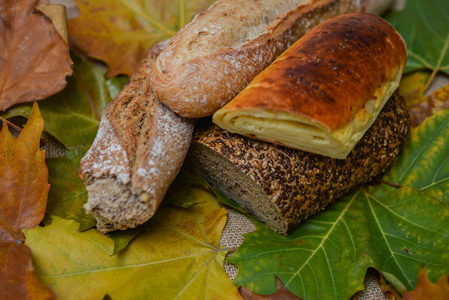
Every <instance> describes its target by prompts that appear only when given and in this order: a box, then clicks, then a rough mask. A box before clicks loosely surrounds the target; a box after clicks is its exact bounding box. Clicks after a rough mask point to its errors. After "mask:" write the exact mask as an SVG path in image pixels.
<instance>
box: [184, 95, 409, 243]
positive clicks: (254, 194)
mask: <svg viewBox="0 0 449 300" xmlns="http://www.w3.org/2000/svg"><path fill="white" fill-rule="evenodd" d="M408 130H409V117H408V112H407V108H406V105H405V103H404V100H403V99H402V98H401V97H399V96H397V94H394V95H393V97H392V98H391V99H390V100H389V101H388V102H387V104H386V105H385V106H384V108H383V110H382V112H381V113H380V115H379V116H378V118H377V119H376V121H375V122H374V124H373V125H372V126H371V128H370V129H369V130H368V131H367V132H366V133H365V135H364V136H363V138H362V139H361V140H360V142H359V143H358V144H357V145H356V147H355V148H354V149H353V151H352V152H351V153H350V154H349V155H348V156H347V157H346V159H344V160H340V159H335V158H330V157H327V156H321V155H318V154H312V153H308V152H304V151H301V150H296V149H292V148H286V147H283V146H278V145H274V144H271V143H268V142H263V141H260V140H256V139H252V138H248V137H244V136H242V135H239V134H234V133H230V132H229V131H226V130H224V129H221V128H220V127H218V126H217V125H213V126H208V127H206V128H203V129H201V130H199V131H197V132H196V133H195V134H194V136H193V142H192V145H191V147H190V150H189V155H188V157H189V160H190V161H191V162H192V163H193V165H194V166H196V167H197V168H198V169H199V170H200V173H201V174H202V176H204V178H205V179H206V180H207V181H209V182H210V183H211V185H212V186H214V187H215V188H217V189H219V190H220V191H221V192H223V193H224V194H225V195H226V196H228V197H229V198H231V199H233V200H234V201H236V202H237V203H238V204H239V205H240V206H241V207H243V208H244V209H245V210H246V211H248V212H249V213H252V214H254V215H255V216H256V217H257V218H258V219H260V220H261V221H263V222H265V223H266V224H267V225H268V226H270V227H271V228H273V229H274V230H275V231H277V232H279V233H281V234H287V233H288V232H289V231H290V230H291V229H293V228H294V227H295V226H297V225H298V224H299V223H300V222H301V221H303V220H305V219H306V218H308V217H309V216H311V215H312V214H314V213H316V212H318V211H320V210H322V209H324V208H325V207H326V206H327V205H328V204H329V203H331V202H333V201H334V200H335V199H337V198H338V197H340V196H342V195H344V194H345V193H348V192H349V191H350V190H351V189H352V188H354V187H355V186H357V185H359V184H361V183H365V182H368V181H370V180H371V179H373V178H374V177H375V176H377V175H379V174H381V173H382V172H383V171H384V170H385V169H386V168H387V167H388V166H389V165H390V164H391V163H392V162H393V161H394V159H395V157H396V156H397V154H398V152H399V149H400V147H401V145H402V144H403V143H404V141H405V139H406V136H407V133H408Z"/></svg>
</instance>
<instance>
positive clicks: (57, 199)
mask: <svg viewBox="0 0 449 300" xmlns="http://www.w3.org/2000/svg"><path fill="white" fill-rule="evenodd" d="M73 60H74V62H75V64H76V68H75V72H74V74H73V76H72V77H70V78H69V80H68V82H69V83H68V85H67V87H66V88H65V89H64V90H63V91H61V92H60V93H58V94H56V95H54V96H51V97H50V98H48V99H45V100H42V101H40V102H39V103H40V104H39V106H40V111H41V113H42V116H43V118H44V120H45V121H46V122H45V127H44V131H45V132H46V133H48V134H49V135H51V136H52V137H54V138H55V139H56V140H58V141H59V142H60V143H61V144H63V145H64V147H65V148H66V151H65V153H64V154H63V155H62V156H60V157H57V158H52V159H47V166H48V168H49V173H50V178H49V182H50V184H51V186H52V188H51V190H50V194H49V196H48V204H47V215H49V214H51V215H56V216H59V217H61V218H64V219H72V220H75V221H77V222H78V223H80V230H85V229H88V228H90V227H92V226H95V219H94V218H93V217H92V216H91V215H87V214H86V210H85V209H84V208H83V204H84V203H86V202H87V191H86V187H85V185H84V182H83V181H82V180H81V179H80V178H79V176H78V169H79V161H80V159H81V158H82V157H83V156H84V154H85V153H86V151H87V150H88V149H89V148H90V145H91V144H92V142H93V141H94V139H95V135H96V133H97V130H98V126H99V124H100V117H101V112H102V111H103V109H104V107H105V106H106V105H107V104H108V103H109V102H110V101H111V100H112V99H113V98H114V97H115V96H116V95H117V94H118V92H119V91H120V89H121V88H122V87H123V86H124V84H125V83H126V82H127V81H128V78H127V77H126V76H123V77H114V78H110V79H106V78H105V74H106V67H105V66H104V65H99V64H95V63H92V62H89V61H87V60H86V59H84V58H80V57H78V56H73ZM30 113H31V106H30V105H29V104H21V105H16V106H14V107H12V108H10V109H9V110H8V111H7V112H6V113H5V114H3V117H4V118H10V117H15V116H23V117H26V118H28V117H29V115H30ZM44 222H45V223H46V224H48V222H50V218H45V219H44Z"/></svg>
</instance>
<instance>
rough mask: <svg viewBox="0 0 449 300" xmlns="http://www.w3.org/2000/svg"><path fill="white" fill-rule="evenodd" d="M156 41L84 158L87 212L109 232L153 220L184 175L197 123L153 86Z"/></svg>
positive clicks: (82, 170) (112, 105)
mask: <svg viewBox="0 0 449 300" xmlns="http://www.w3.org/2000/svg"><path fill="white" fill-rule="evenodd" d="M162 47H163V45H160V44H158V45H156V46H154V47H153V48H152V49H151V50H150V53H149V55H148V57H147V59H145V60H143V61H142V63H141V64H140V67H139V69H138V71H137V72H136V73H135V74H134V75H133V76H132V78H131V81H130V82H129V83H128V84H127V85H126V86H125V87H124V88H123V90H122V91H121V92H120V93H119V95H118V96H117V97H116V98H115V99H114V100H113V101H112V102H111V103H110V104H109V105H108V106H107V107H106V108H105V110H104V112H103V116H102V119H101V123H100V129H99V131H98V133H97V137H96V139H95V141H94V143H93V145H92V147H91V148H90V150H89V151H88V152H87V153H86V155H85V156H84V157H83V159H82V160H81V166H80V169H79V174H80V177H81V178H82V179H84V181H85V184H86V188H87V191H88V202H87V204H85V208H86V211H87V213H91V214H92V215H93V216H94V217H95V218H96V219H97V229H98V230H99V231H100V232H102V233H106V232H109V231H112V230H116V229H126V228H130V227H135V226H137V225H139V224H142V223H143V222H145V221H147V220H148V219H149V218H150V217H151V216H152V215H153V214H154V213H155V211H156V209H157V208H158V206H159V204H160V203H161V201H162V199H163V197H164V195H165V192H166V191H167V189H168V187H169V185H170V184H171V182H172V181H173V180H174V178H175V177H176V175H177V174H178V172H179V170H180V167H181V165H182V163H183V160H184V158H185V155H186V153H187V150H188V148H189V145H190V142H191V138H192V132H193V127H194V121H193V120H189V119H185V118H182V117H180V116H178V115H177V114H175V113H174V112H172V111H171V110H170V109H168V108H167V107H166V106H164V105H163V104H162V103H160V102H159V101H158V100H156V99H155V98H154V96H153V94H152V93H151V90H149V89H148V85H149V84H148V81H149V77H150V71H151V68H152V66H153V63H154V58H155V57H156V56H157V55H158V53H160V51H161V49H162Z"/></svg>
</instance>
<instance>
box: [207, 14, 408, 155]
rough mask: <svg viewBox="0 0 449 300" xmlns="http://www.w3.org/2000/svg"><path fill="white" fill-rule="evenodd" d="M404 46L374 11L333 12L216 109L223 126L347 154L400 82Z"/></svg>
mask: <svg viewBox="0 0 449 300" xmlns="http://www.w3.org/2000/svg"><path fill="white" fill-rule="evenodd" d="M406 62H407V47H406V45H405V42H404V40H403V38H402V37H401V35H400V34H399V33H398V32H397V31H396V30H395V29H394V28H393V26H391V25H390V24H389V23H388V22H387V21H385V20H384V19H382V18H381V17H378V16H376V15H373V14H367V13H350V14H346V15H342V16H337V17H334V18H332V19H330V20H327V21H325V22H323V23H321V24H319V25H317V26H315V27H314V28H312V29H311V30H310V31H309V32H308V33H307V34H306V35H304V36H303V37H301V38H300V39H299V40H298V41H297V42H295V43H294V44H293V45H292V46H291V47H290V48H288V49H287V50H286V51H285V52H284V53H282V54H281V55H280V56H279V57H278V58H277V59H276V60H275V61H274V62H273V63H272V64H271V65H270V66H268V67H267V68H266V69H265V70H264V71H262V72H261V73H260V74H259V75H258V76H256V77H255V78H254V79H253V80H252V81H251V83H250V84H249V85H248V86H246V87H245V89H243V91H242V92H240V93H239V94H238V95H237V96H236V97H235V98H234V99H232V101H230V102H229V103H227V104H226V105H225V106H224V107H222V108H221V109H219V110H218V111H217V112H215V114H214V115H213V121H214V123H216V124H217V125H219V126H220V127H222V128H224V129H226V130H229V131H231V132H234V133H239V134H242V135H247V136H250V137H257V138H258V139H262V140H265V141H268V142H272V143H276V144H279V145H283V146H287V147H291V148H296V149H300V150H304V151H307V152H313V153H317V154H321V155H326V156H330V157H334V158H339V159H344V158H345V157H346V156H347V155H348V154H349V152H350V151H351V150H352V149H353V148H354V146H355V145H356V144H357V142H358V141H359V140H360V139H361V138H362V136H363V135H364V133H365V132H366V130H367V129H368V128H369V127H370V126H371V125H372V124H373V122H374V120H375V119H376V117H377V116H378V114H379V113H380V111H381V110H382V108H383V106H384V105H385V103H386V102H387V101H388V99H389V98H390V97H391V95H392V94H393V92H394V91H395V90H396V89H397V88H398V86H399V81H400V79H401V75H402V72H403V71H404V68H405V64H406Z"/></svg>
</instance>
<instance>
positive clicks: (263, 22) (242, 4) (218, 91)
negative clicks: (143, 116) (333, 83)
mask: <svg viewBox="0 0 449 300" xmlns="http://www.w3.org/2000/svg"><path fill="white" fill-rule="evenodd" d="M388 2H390V3H391V2H392V0H284V1H279V0H258V1H253V0H219V1H217V2H216V3H215V4H213V5H212V6H211V7H210V8H209V9H208V10H206V11H204V12H203V13H201V14H199V15H197V16H196V17H195V18H194V20H193V21H192V22H191V23H190V24H188V25H187V26H185V27H184V28H183V29H182V30H180V31H179V32H178V33H177V34H176V35H175V36H174V37H173V38H172V39H171V41H170V43H169V44H168V45H167V47H166V48H165V49H164V51H163V52H162V53H161V55H160V56H159V57H158V58H157V60H156V63H155V66H154V68H153V71H152V75H151V82H150V83H151V86H152V88H153V91H154V93H155V95H156V97H157V98H158V99H159V100H160V101H162V102H163V103H164V104H165V105H167V106H168V107H169V108H171V109H172V110H173V111H175V112H177V113H178V114H180V115H182V116H184V117H189V118H200V117H204V116H208V115H211V114H212V113H214V112H215V111H216V110H217V109H219V108H220V107H222V106H223V105H224V104H226V103H227V102H228V101H229V100H231V99H232V98H233V97H234V96H235V95H237V93H238V92H240V91H241V90H242V89H243V88H244V87H245V86H246V85H247V84H248V83H249V82H250V81H251V80H252V79H253V78H254V77H255V76H256V75H257V74H259V73H260V72H261V71H262V70H263V69H264V68H266V67H267V66H268V65H269V64H270V63H271V62H273V61H274V59H275V58H276V57H277V56H279V55H280V54H281V53H282V52H283V51H284V50H285V49H287V48H288V47H289V46H290V45H292V44H293V43H294V42H295V41H296V40H298V39H299V38H300V37H301V36H302V35H304V34H305V33H306V32H307V31H309V30H310V29H311V28H312V27H314V26H316V25H318V24H319V23H321V22H323V21H325V20H327V19H330V18H332V17H334V16H337V15H341V14H345V13H349V12H355V11H365V9H366V7H369V9H370V10H373V11H374V10H378V9H379V8H381V6H382V7H384V6H385V3H388ZM385 7H386V6H385Z"/></svg>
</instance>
